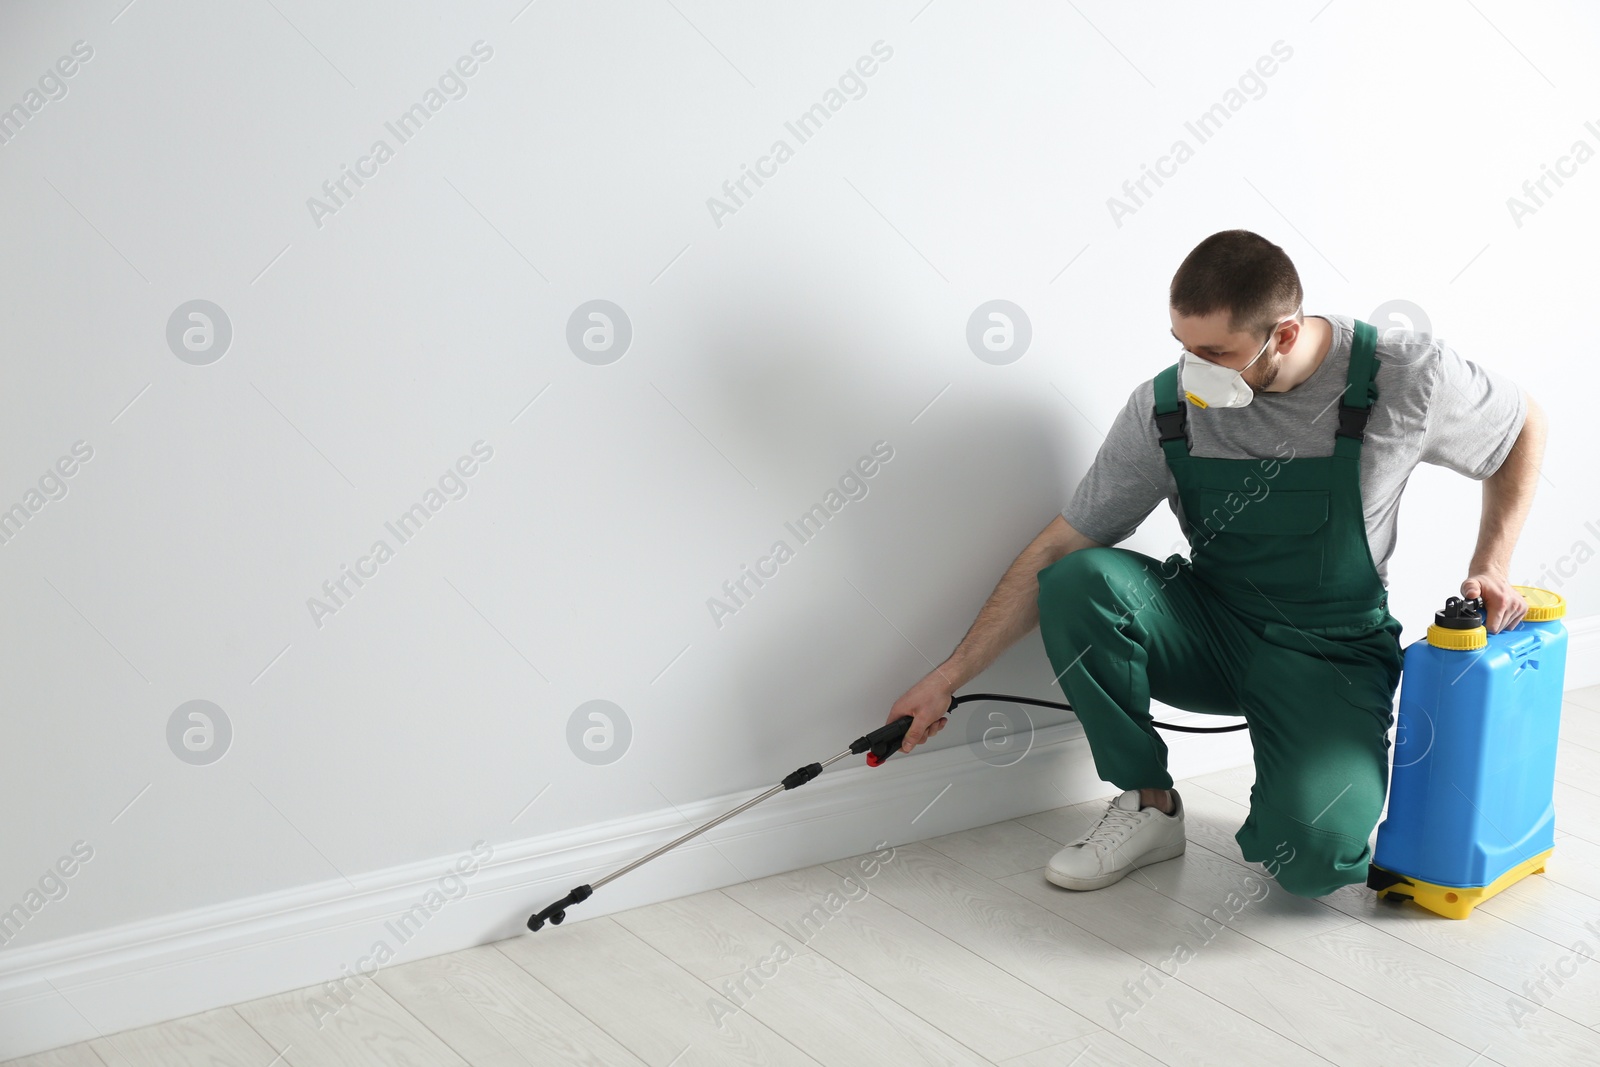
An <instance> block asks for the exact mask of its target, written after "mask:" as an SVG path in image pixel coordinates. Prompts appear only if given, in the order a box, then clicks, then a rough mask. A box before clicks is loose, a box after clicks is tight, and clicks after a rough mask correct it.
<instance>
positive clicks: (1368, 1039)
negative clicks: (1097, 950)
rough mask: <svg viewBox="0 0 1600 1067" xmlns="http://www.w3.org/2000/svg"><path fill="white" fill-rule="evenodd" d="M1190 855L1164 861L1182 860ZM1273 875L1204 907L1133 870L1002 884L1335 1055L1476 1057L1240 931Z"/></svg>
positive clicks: (1018, 878) (1444, 1060) (1356, 1061)
mask: <svg viewBox="0 0 1600 1067" xmlns="http://www.w3.org/2000/svg"><path fill="white" fill-rule="evenodd" d="M1197 851H1199V850H1197ZM1188 858H1189V857H1188V856H1187V854H1186V855H1185V856H1184V857H1182V858H1181V859H1177V860H1173V861H1171V862H1170V863H1168V864H1160V865H1158V866H1162V867H1176V866H1178V865H1179V864H1181V863H1182V862H1184V861H1185V860H1187V859H1188ZM1218 862H1219V863H1223V862H1226V861H1222V860H1220V859H1219V860H1218ZM1240 870H1241V872H1243V869H1242V868H1240ZM1243 873H1248V872H1243ZM1268 881H1269V879H1267V878H1266V876H1265V875H1255V876H1252V877H1250V878H1249V879H1247V880H1246V882H1245V884H1243V885H1240V886H1238V887H1236V888H1230V889H1227V890H1226V892H1225V894H1224V896H1222V897H1219V898H1217V899H1216V901H1215V904H1214V906H1212V907H1210V908H1207V909H1206V910H1205V911H1199V910H1192V909H1190V908H1187V907H1184V906H1183V905H1181V904H1179V903H1177V902H1176V901H1173V900H1171V899H1169V898H1167V897H1165V896H1163V895H1161V894H1160V893H1157V892H1155V891H1153V890H1151V889H1148V888H1146V887H1145V886H1144V885H1142V884H1140V883H1139V882H1137V881H1135V880H1133V879H1128V878H1124V879H1123V880H1122V881H1120V882H1117V883H1115V884H1114V885H1111V886H1108V887H1106V888H1105V889H1097V890H1094V891H1093V892H1087V893H1073V892H1064V891H1061V890H1059V889H1057V888H1056V887H1055V886H1053V885H1051V884H1050V883H1048V882H1045V881H1044V880H1043V879H1042V878H1039V877H1034V876H1033V875H1032V874H1022V875H1014V876H1011V877H1009V878H1002V879H1000V884H1001V885H1005V886H1009V887H1011V888H1013V889H1015V890H1016V891H1017V892H1018V893H1020V894H1022V895H1024V896H1026V897H1028V898H1029V899H1030V900H1034V901H1037V902H1038V903H1039V904H1041V905H1042V906H1044V907H1046V908H1049V909H1050V910H1052V911H1054V912H1056V913H1057V914H1058V915H1061V916H1062V917H1064V918H1067V919H1069V920H1071V921H1073V922H1074V923H1077V924H1078V925H1080V926H1083V927H1085V928H1086V929H1091V930H1093V931H1095V933H1096V934H1098V935H1099V936H1100V937H1102V938H1104V939H1105V940H1107V941H1109V942H1110V943H1111V944H1113V945H1116V946H1117V947H1118V948H1121V949H1123V950H1124V951H1126V952H1128V953H1130V954H1132V955H1134V956H1137V957H1139V958H1140V959H1141V960H1143V961H1144V962H1145V963H1146V964H1148V965H1149V966H1150V967H1151V968H1152V969H1153V973H1154V974H1155V975H1157V976H1159V977H1158V978H1157V980H1158V981H1166V982H1170V981H1172V980H1173V979H1176V980H1177V981H1178V982H1182V983H1183V984H1185V985H1189V986H1192V987H1194V988H1195V989H1197V990H1199V991H1200V992H1202V993H1204V994H1206V995H1207V996H1209V997H1211V998H1213V999H1214V1000H1216V1001H1217V1002H1219V1003H1221V1004H1226V1005H1227V1006H1228V1007H1230V1008H1232V1009H1233V1010H1234V1011H1237V1012H1239V1013H1240V1014H1241V1015H1244V1016H1247V1017H1249V1018H1251V1019H1254V1020H1255V1021H1256V1022H1258V1023H1260V1024H1261V1025H1262V1026H1264V1027H1266V1028H1267V1029H1270V1030H1274V1031H1276V1032H1277V1033H1279V1034H1280V1035H1282V1036H1283V1037H1285V1038H1287V1039H1289V1040H1291V1041H1294V1042H1295V1043H1296V1044H1298V1045H1300V1046H1301V1047H1303V1048H1305V1049H1306V1050H1308V1051H1310V1052H1313V1053H1315V1054H1317V1055H1319V1056H1322V1057H1324V1058H1326V1059H1327V1060H1329V1061H1330V1062H1333V1063H1336V1064H1343V1065H1349V1067H1370V1063H1371V1060H1372V1050H1373V1049H1374V1048H1382V1049H1383V1050H1384V1053H1385V1055H1386V1056H1389V1057H1392V1058H1393V1059H1394V1060H1395V1061H1396V1062H1401V1063H1405V1062H1417V1063H1428V1064H1439V1065H1452V1067H1465V1065H1466V1064H1468V1063H1470V1062H1471V1061H1472V1059H1473V1057H1474V1055H1475V1050H1473V1049H1469V1048H1467V1047H1466V1046H1465V1045H1462V1044H1459V1043H1457V1042H1455V1041H1452V1040H1450V1039H1449V1038H1447V1037H1445V1036H1443V1035H1441V1034H1439V1033H1437V1032H1435V1031H1433V1030H1431V1029H1429V1028H1428V1027H1426V1026H1423V1025H1422V1024H1420V1023H1417V1022H1415V1021H1413V1020H1411V1019H1409V1018H1407V1017H1406V1016H1405V1015H1404V1014H1403V1013H1401V1012H1399V1011H1396V1010H1395V1009H1393V1008H1391V1007H1389V1006H1388V1005H1385V1004H1381V1003H1378V1002H1375V1001H1372V1000H1370V999H1368V998H1366V997H1364V996H1361V995H1360V994H1359V993H1356V992H1354V991H1352V990H1350V989H1348V988H1346V987H1345V986H1343V985H1340V984H1339V983H1338V982H1337V981H1335V980H1334V979H1332V978H1329V977H1327V976H1326V975H1323V974H1320V973H1318V972H1317V971H1315V970H1314V969H1312V968H1310V967H1307V966H1305V965H1304V964H1302V963H1299V962H1297V961H1295V960H1293V959H1290V958H1289V957H1286V956H1283V955H1280V954H1279V953H1277V952H1275V951H1273V950H1272V949H1270V948H1267V947H1265V946H1263V945H1261V944H1260V943H1258V942H1256V941H1253V940H1251V939H1250V938H1247V937H1245V936H1244V935H1242V934H1240V933H1239V932H1237V931H1236V930H1235V929H1233V928H1232V925H1233V921H1236V920H1237V918H1238V917H1240V916H1243V915H1246V914H1248V913H1249V911H1250V910H1251V909H1252V908H1254V907H1257V906H1258V905H1259V904H1261V903H1262V902H1263V901H1264V900H1266V899H1267V896H1265V895H1263V894H1264V892H1265V891H1266V890H1267V882H1268ZM1230 916H1231V917H1232V918H1230ZM1157 988H1158V989H1159V988H1161V987H1157ZM1155 995H1157V996H1159V995H1160V993H1159V992H1158V993H1156V994H1155Z"/></svg>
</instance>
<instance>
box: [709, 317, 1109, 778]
mask: <svg viewBox="0 0 1600 1067" xmlns="http://www.w3.org/2000/svg"><path fill="white" fill-rule="evenodd" d="M772 291H774V288H767V289H765V290H763V289H761V288H759V287H753V288H752V289H751V291H749V292H746V293H744V294H741V295H740V296H738V297H735V298H734V299H731V300H723V301H719V302H718V307H724V308H725V307H734V308H738V309H740V310H739V312H738V313H737V314H735V315H729V316H724V317H721V318H719V319H717V320H716V321H711V322H702V323H699V324H697V326H696V328H697V329H699V330H701V331H702V334H703V336H705V337H706V348H705V351H706V355H705V357H704V358H705V361H706V364H707V366H706V367H705V378H706V380H707V381H708V382H711V383H712V384H711V385H710V386H709V387H708V396H709V397H710V398H711V400H718V399H720V409H719V410H717V411H716V414H715V416H713V418H714V419H715V422H716V425H717V426H719V427H722V428H723V432H725V433H728V434H729V437H728V439H729V440H731V441H737V442H738V444H737V447H738V449H739V452H738V457H737V459H738V462H739V464H740V465H741V466H744V467H745V468H746V469H747V470H748V471H749V472H750V475H751V478H752V480H753V481H755V482H756V485H757V486H758V489H757V490H755V491H753V492H752V503H751V505H750V506H751V507H752V508H753V509H755V511H756V512H757V513H758V514H761V515H763V516H766V517H767V518H768V520H769V524H770V529H771V537H770V538H767V539H765V540H764V541H762V542H758V543H753V544H752V545H751V546H750V552H749V554H748V555H747V557H746V558H742V559H737V560H730V561H729V563H728V566H727V567H726V568H725V573H726V574H728V575H729V576H740V575H743V574H744V573H745V572H746V571H749V570H754V569H764V570H766V571H768V572H771V573H770V576H768V577H765V578H763V579H762V584H760V585H757V584H755V580H754V579H753V578H752V579H749V580H747V581H746V582H745V589H746V590H747V591H748V595H747V596H745V597H744V600H743V603H742V605H740V604H736V603H735V602H734V600H733V599H732V598H731V597H725V602H726V603H727V604H728V605H729V606H730V607H734V608H736V609H737V610H735V611H733V612H731V613H725V614H722V616H721V618H720V623H721V625H720V627H719V626H718V625H717V624H716V622H714V621H713V613H712V611H711V610H710V609H709V608H708V610H707V612H706V613H705V615H704V616H703V618H704V619H705V629H704V631H703V643H702V644H701V648H702V649H703V650H704V651H705V653H706V654H707V655H709V656H711V657H713V659H714V662H715V663H716V668H715V669H716V670H718V671H719V672H723V673H724V677H725V678H726V680H727V684H726V685H719V686H718V687H717V688H718V689H719V691H721V692H723V693H725V694H731V698H730V703H729V704H728V705H726V706H723V707H713V708H710V709H708V711H707V714H709V715H713V716H716V717H718V718H719V719H721V720H722V724H723V725H725V727H726V731H725V742H724V747H723V749H722V751H721V752H720V761H719V762H720V763H721V765H722V766H724V767H732V768H737V769H736V770H734V771H732V772H731V773H732V778H733V780H730V781H724V782H717V783H715V785H712V784H711V783H702V785H701V787H700V791H701V792H702V794H706V793H713V794H714V793H719V792H722V791H724V790H738V789H742V788H758V787H764V786H769V785H771V784H772V783H774V782H776V781H777V779H779V778H781V777H782V776H783V775H784V774H787V773H788V772H789V771H791V770H793V769H794V768H795V767H797V766H799V765H801V764H803V763H808V762H811V761H812V760H821V759H825V758H827V757H828V756H831V755H833V754H834V753H836V752H838V751H839V750H840V749H842V748H844V747H845V746H846V745H847V744H848V743H849V742H850V741H851V740H853V739H854V738H856V737H858V736H860V735H861V734H862V733H865V732H866V731H868V730H871V729H874V728H876V727H877V726H879V725H882V723H883V722H884V720H885V718H886V717H887V715H888V713H889V709H890V707H891V705H892V704H893V702H894V700H895V699H896V698H897V697H899V696H900V694H901V693H903V692H904V691H905V690H906V689H907V688H908V687H909V686H911V685H912V684H913V683H914V682H916V681H917V680H918V679H919V678H921V677H922V676H923V675H924V674H925V673H926V672H927V671H929V670H930V669H932V667H933V665H934V664H937V663H938V662H940V661H942V660H943V659H944V658H945V657H946V656H947V655H949V653H950V652H951V651H952V650H953V649H954V647H955V645H956V644H957V643H958V642H959V641H960V639H961V637H962V636H963V635H964V634H965V633H966V630H967V628H968V626H970V625H971V623H972V620H973V618H974V617H975V616H976V614H977V612H978V610H979V608H981V607H982V605H983V602H984V600H985V599H986V598H987V597H988V595H989V593H990V592H992V590H993V588H994V585H995V583H996V582H998V581H999V579H1000V576H1001V575H1002V574H1003V573H1004V571H1005V568H1006V567H1007V566H1009V565H1010V563H1011V562H1012V560H1013V559H1014V558H1015V557H1016V554H1017V553H1018V552H1020V551H1021V550H1022V549H1023V547H1025V546H1026V545H1027V544H1028V542H1029V541H1031V540H1032V539H1033V537H1034V536H1035V535H1037V534H1038V532H1039V531H1040V530H1041V529H1043V528H1044V526H1045V525H1046V524H1047V523H1048V522H1049V521H1050V520H1051V519H1052V518H1053V517H1054V515H1055V514H1056V513H1057V511H1058V510H1059V509H1060V507H1061V506H1062V505H1064V504H1065V502H1066V500H1067V498H1068V496H1069V495H1070V493H1071V490H1072V488H1073V485H1074V484H1075V478H1073V477H1072V476H1071V475H1070V474H1069V471H1071V470H1073V469H1079V470H1081V469H1083V468H1084V467H1086V466H1087V464H1088V462H1089V460H1090V459H1092V457H1093V454H1094V451H1095V450H1096V449H1097V448H1098V447H1099V437H1098V435H1097V434H1096V433H1095V431H1094V430H1092V429H1091V428H1089V427H1087V426H1086V425H1084V422H1083V419H1082V418H1081V417H1080V416H1078V415H1077V414H1075V413H1074V412H1073V411H1072V410H1071V408H1070V407H1068V405H1066V404H1065V402H1064V401H1063V400H1062V398H1061V396H1060V394H1059V393H1058V392H1057V391H1056V390H1055V389H1054V388H1053V387H1050V386H1048V385H1047V384H1046V380H1047V376H1046V373H1045V371H1044V370H1043V368H1042V367H1041V366H1040V364H1041V363H1042V362H1043V361H1045V360H1049V359H1051V358H1053V357H1052V356H1051V355H1050V354H1049V353H1048V352H1045V351H1042V350H1034V351H1030V352H1029V353H1027V354H1026V356H1025V357H1024V358H1023V359H1022V360H1020V361H1018V363H1017V364H1015V365H1012V366H1006V367H999V366H992V365H989V364H986V363H984V362H982V361H980V360H979V359H978V358H977V357H975V356H974V355H973V354H972V352H971V350H970V349H968V348H967V347H966V340H965V333H964V331H965V326H966V319H967V316H968V314H969V312H970V309H968V308H965V307H963V306H957V305H956V304H955V302H954V301H948V302H947V304H948V306H943V307H940V308H937V309H929V310H928V311H927V312H926V313H921V312H919V310H918V309H916V308H910V309H907V310H904V311H902V312H900V313H899V315H898V320H899V321H896V320H895V318H893V317H891V318H890V321H888V322H885V321H884V319H885V316H884V315H883V313H882V312H881V310H880V308H881V306H883V305H880V306H879V308H873V309H871V310H870V313H869V312H867V311H864V310H862V309H861V307H856V308H852V307H850V306H846V307H843V308H840V306H839V305H838V304H836V303H832V304H830V303H826V302H823V303H819V304H817V305H816V306H815V307H813V306H812V305H810V304H806V303H801V302H797V301H795V300H794V299H792V298H788V297H785V298H783V299H781V300H780V299H778V298H774V297H772V296H770V295H763V294H769V293H771V292H772ZM859 303H860V304H861V306H862V307H864V306H865V304H866V300H865V299H862V300H860V301H859ZM817 308H822V309H823V310H820V311H819V310H817ZM862 323H871V324H872V325H871V327H870V328H863V327H862V325H861V324H862ZM947 385H948V386H949V388H948V389H946V386H947ZM941 390H944V391H943V393H942V395H941ZM936 396H937V397H938V399H937V401H935V402H933V403H932V405H931V406H929V403H930V401H934V398H935V397H936ZM709 405H710V401H709V400H708V401H707V407H706V408H703V410H708V411H709V410H710V408H709ZM913 419H914V420H915V421H913ZM728 428H737V431H736V432H730V431H729V429H728ZM875 445H876V447H877V452H876V453H874V446H875ZM891 450H892V451H891ZM1074 452H1076V453H1077V458H1076V460H1075V461H1074V462H1071V463H1069V462H1068V458H1069V457H1070V456H1071V455H1072V454H1073V453H1074ZM886 453H888V454H889V455H890V456H891V458H888V459H887V460H884V459H882V458H881V457H882V456H883V455H884V454H886ZM858 461H859V462H860V463H861V465H860V466H859V467H854V468H853V466H852V465H854V464H857V463H858ZM869 469H870V470H873V473H872V474H871V476H870V477H856V472H857V471H864V470H869ZM744 488H746V489H747V487H744ZM834 490H836V491H837V492H836V494H835V495H834V496H832V497H831V502H832V503H833V504H834V505H835V507H836V508H837V511H836V512H835V513H832V514H831V515H829V517H827V518H826V519H824V518H823V517H822V516H823V514H824V513H825V512H826V506H827V504H828V503H829V502H830V498H829V495H828V494H829V493H830V491H834ZM852 492H853V493H854V494H855V498H854V499H852V498H851V496H850V493H852ZM819 505H821V510H813V509H817V508H818V506H819ZM807 512H810V513H811V515H812V516H813V521H812V523H811V524H810V525H809V526H802V524H801V522H800V519H801V517H802V516H803V515H805V514H806V513H807ZM797 533H798V534H803V535H805V539H803V540H802V538H801V537H800V536H797ZM779 540H781V541H783V542H785V543H786V544H787V545H788V547H789V548H790V549H791V550H792V554H791V555H789V556H788V557H787V558H786V559H783V561H782V562H778V561H777V557H779V556H781V553H779V552H775V551H774V546H775V542H777V541H779ZM763 557H765V558H769V559H771V560H772V561H771V562H768V563H767V564H765V565H762V564H761V562H760V561H761V559H762V558H763ZM709 592H711V591H710V590H708V593H709ZM976 684H978V683H976V682H975V683H973V684H969V685H968V686H967V687H966V688H968V689H972V688H974V685H976ZM981 684H982V685H983V687H984V688H993V689H1000V690H1004V691H1007V692H1016V693H1025V694H1035V695H1040V696H1043V697H1045V698H1047V699H1048V698H1051V697H1052V695H1053V696H1054V698H1056V699H1059V698H1060V689H1059V687H1057V686H1055V685H1054V684H1053V681H1052V671H1051V668H1050V665H1049V662H1048V660H1047V659H1046V657H1045V655H1044V649H1043V647H1042V645H1041V644H1040V643H1039V639H1038V636H1037V631H1035V632H1034V633H1033V634H1032V635H1030V636H1028V637H1025V638H1023V639H1022V640H1021V641H1019V642H1018V643H1017V644H1016V645H1015V646H1013V648H1012V649H1010V650H1009V651H1008V652H1007V653H1006V654H1005V655H1004V656H1003V657H1002V658H1001V659H1000V661H998V662H997V663H996V664H995V665H994V666H992V667H991V668H990V670H989V672H987V674H986V675H985V677H984V680H983V682H982V683H981ZM1031 711H1032V713H1033V722H1034V723H1035V725H1037V726H1043V725H1047V724H1050V723H1055V722H1060V721H1064V720H1066V719H1068V718H1070V713H1068V712H1059V711H1052V710H1050V709H1038V708H1035V709H1031ZM957 714H958V716H959V717H960V718H961V720H962V721H960V722H955V721H953V722H952V723H951V724H950V726H947V727H946V728H945V730H944V731H943V732H942V733H941V735H940V736H939V737H938V738H937V739H936V740H934V741H932V742H929V744H928V746H927V748H924V749H919V751H927V750H928V749H932V748H942V747H945V746H947V745H951V744H962V743H964V741H965V738H966V730H965V719H966V718H967V717H969V716H970V715H972V714H973V712H972V710H971V709H970V708H963V709H961V711H960V712H958V713H957ZM979 714H981V711H980V712H979ZM952 718H953V719H954V718H956V717H955V716H953V717H952ZM953 727H959V728H955V729H953ZM850 765H853V760H845V761H841V762H840V763H839V764H836V765H835V766H836V767H842V766H850Z"/></svg>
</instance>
